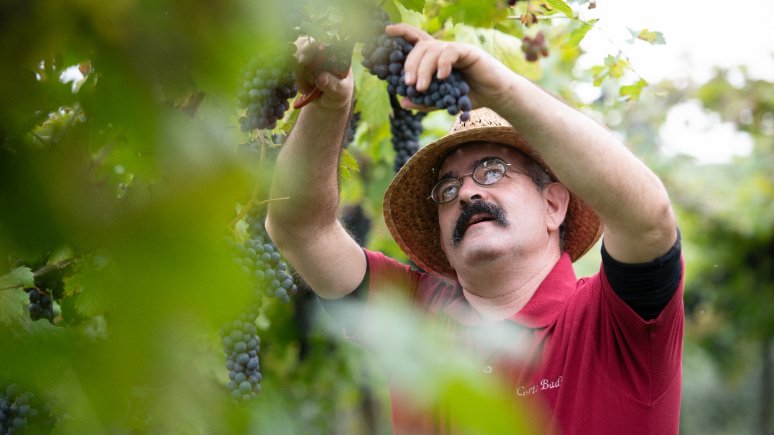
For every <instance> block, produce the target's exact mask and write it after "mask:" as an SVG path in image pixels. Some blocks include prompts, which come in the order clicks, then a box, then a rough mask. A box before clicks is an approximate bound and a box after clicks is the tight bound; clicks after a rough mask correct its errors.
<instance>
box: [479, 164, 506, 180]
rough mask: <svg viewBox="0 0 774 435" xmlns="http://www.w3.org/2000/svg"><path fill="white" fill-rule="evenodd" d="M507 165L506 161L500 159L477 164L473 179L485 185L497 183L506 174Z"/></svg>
mask: <svg viewBox="0 0 774 435" xmlns="http://www.w3.org/2000/svg"><path fill="white" fill-rule="evenodd" d="M505 167H506V166H505V162H504V161H502V160H500V159H491V160H485V161H483V162H481V164H480V165H478V166H476V169H475V170H474V171H473V179H474V180H476V182H477V183H479V184H484V185H489V184H494V183H497V182H498V181H500V179H501V178H503V175H505Z"/></svg>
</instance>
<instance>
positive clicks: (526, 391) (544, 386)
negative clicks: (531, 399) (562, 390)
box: [516, 376, 562, 397]
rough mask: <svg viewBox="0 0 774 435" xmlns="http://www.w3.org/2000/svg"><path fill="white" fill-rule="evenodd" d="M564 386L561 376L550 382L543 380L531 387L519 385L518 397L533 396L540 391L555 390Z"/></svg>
mask: <svg viewBox="0 0 774 435" xmlns="http://www.w3.org/2000/svg"><path fill="white" fill-rule="evenodd" d="M561 386H562V377H561V376H559V377H557V378H556V379H554V380H553V381H551V380H549V379H548V378H543V379H541V380H540V382H538V383H537V384H533V385H531V386H529V387H527V386H524V385H519V386H518V387H517V388H516V395H517V396H521V397H526V396H531V395H533V394H535V393H537V392H538V391H545V390H553V389H554V388H559V387H561Z"/></svg>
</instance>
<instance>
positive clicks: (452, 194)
mask: <svg viewBox="0 0 774 435" xmlns="http://www.w3.org/2000/svg"><path fill="white" fill-rule="evenodd" d="M458 190H459V188H458V187H457V186H456V185H454V184H450V185H447V186H445V187H444V188H443V190H442V191H441V202H449V201H451V200H453V199H454V198H456V197H457V192H458Z"/></svg>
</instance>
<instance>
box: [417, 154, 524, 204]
mask: <svg viewBox="0 0 774 435" xmlns="http://www.w3.org/2000/svg"><path fill="white" fill-rule="evenodd" d="M509 166H510V167H512V169H511V170H512V171H514V172H518V173H520V174H524V175H527V176H529V174H528V173H527V172H525V171H522V170H519V169H515V168H513V165H512V164H510V163H505V162H504V161H503V160H501V159H498V158H494V157H493V158H490V159H486V160H484V161H483V162H481V163H479V164H478V166H476V167H475V168H474V169H473V172H470V173H468V174H463V175H462V176H460V177H446V178H444V179H443V180H440V181H439V182H438V183H436V185H435V186H434V187H433V190H431V191H430V198H429V199H432V200H433V201H435V202H436V203H437V204H446V203H447V202H451V201H453V200H454V198H456V197H457V195H458V194H459V192H460V187H461V186H462V179H463V178H465V177H467V176H468V175H470V176H471V178H473V181H475V182H476V184H478V185H479V186H491V185H492V184H495V183H497V182H498V181H500V180H502V178H503V176H505V173H506V171H507V170H508V167H509Z"/></svg>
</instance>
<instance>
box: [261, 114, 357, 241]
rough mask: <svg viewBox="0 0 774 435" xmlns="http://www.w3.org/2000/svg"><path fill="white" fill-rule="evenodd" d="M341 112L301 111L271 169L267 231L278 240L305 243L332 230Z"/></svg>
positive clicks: (342, 122) (343, 126) (345, 117)
mask: <svg viewBox="0 0 774 435" xmlns="http://www.w3.org/2000/svg"><path fill="white" fill-rule="evenodd" d="M348 115H349V114H348V113H347V109H346V108H342V109H341V110H338V111H335V110H327V109H323V108H320V107H317V106H316V105H314V104H311V105H308V106H306V107H304V108H303V109H302V111H301V113H300V115H299V117H298V120H297V122H296V125H295V126H294V128H293V131H292V132H291V133H290V135H289V137H288V139H287V141H286V143H285V144H284V145H283V147H282V150H281V151H280V154H279V156H278V157H277V162H276V165H275V168H274V177H273V182H272V194H271V196H272V198H282V199H278V200H276V201H272V202H271V204H270V207H269V215H268V220H269V226H270V227H271V228H272V229H273V232H275V233H280V232H281V233H282V234H277V236H278V237H282V236H285V237H289V236H291V235H292V236H294V237H298V238H306V237H309V236H310V235H313V234H315V233H319V231H320V229H321V228H327V227H331V226H333V225H335V224H336V215H337V208H338V200H339V199H338V196H339V193H338V174H337V171H338V164H339V155H340V152H341V141H342V137H343V135H344V131H345V129H346V124H347V120H348Z"/></svg>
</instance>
